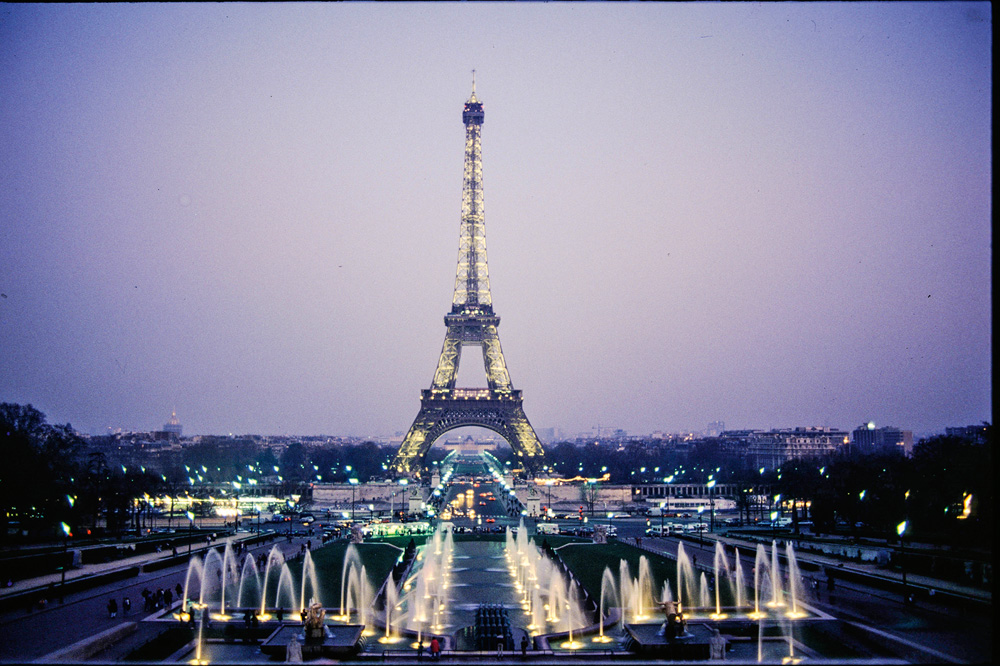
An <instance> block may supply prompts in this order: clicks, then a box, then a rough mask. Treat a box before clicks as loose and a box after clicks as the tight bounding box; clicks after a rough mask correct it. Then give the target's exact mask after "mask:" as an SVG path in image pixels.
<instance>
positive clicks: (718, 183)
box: [0, 2, 992, 436]
mask: <svg viewBox="0 0 1000 666" xmlns="http://www.w3.org/2000/svg"><path fill="white" fill-rule="evenodd" d="M991 26H992V9H991V6H990V5H989V4H988V3H959V2H954V3H953V2H945V3H932V2H931V3H925V2H921V3H870V4H869V3H853V2H851V3H839V2H838V3H830V4H826V3H804V4H797V3H791V4H790V3H763V4H729V3H725V4H714V3H713V4H701V3H692V4H662V3H653V4H650V5H636V4H610V5H609V4H603V3H586V4H574V3H570V4H558V3H540V4H527V5H525V4H490V3H488V4H474V3H469V4H465V3H463V4H437V3H434V4H414V5H384V4H378V5H375V4H364V3H361V4H354V3H348V4H292V5H288V4H282V5H273V4H196V5H177V4H168V5H159V4H137V5H104V4H98V5H92V4H81V5H35V6H32V5H3V6H0V167H2V168H0V401H5V402H20V403H29V402H30V403H32V404H34V405H35V406H36V407H38V408H39V409H41V410H42V411H44V412H45V413H46V414H47V415H48V417H49V421H50V422H58V423H64V422H67V421H68V422H71V423H72V424H73V425H74V426H75V427H77V428H78V429H80V430H82V431H85V432H95V433H97V432H102V431H105V429H106V428H108V427H114V428H118V427H120V428H124V429H126V430H130V429H135V430H148V429H157V428H160V427H161V426H162V424H163V423H164V422H165V421H166V420H167V419H168V417H169V416H170V412H171V410H172V409H174V408H176V410H177V414H178V417H179V418H180V420H181V422H182V423H183V424H184V430H185V433H186V434H222V433H229V432H233V433H259V434H342V435H359V436H375V435H391V434H393V433H395V432H397V431H405V430H406V429H407V428H408V427H409V426H410V423H411V422H412V420H413V418H414V416H416V414H417V410H418V408H419V392H420V390H421V389H424V388H428V387H429V386H430V383H431V379H432V377H433V372H434V368H435V364H436V363H437V358H438V354H439V352H440V349H441V343H442V342H443V340H444V334H445V327H444V323H443V320H442V317H443V315H444V314H445V313H446V312H447V310H448V309H449V307H450V305H451V297H452V290H453V287H454V272H455V265H456V259H457V253H458V228H459V220H460V212H461V177H462V160H463V149H464V129H463V126H462V121H461V111H462V105H463V103H464V102H465V100H466V99H467V98H468V97H469V93H470V89H471V74H470V70H472V69H473V68H475V69H476V72H477V73H476V90H477V95H478V97H479V98H480V100H481V101H483V102H484V104H485V109H486V122H485V125H484V127H483V155H484V182H485V192H486V221H487V240H488V248H489V263H490V279H491V285H492V290H493V302H494V306H495V308H496V311H497V313H498V314H499V315H500V316H501V318H502V324H501V327H500V339H501V342H502V344H503V349H504V354H505V356H506V359H507V365H508V369H509V370H510V374H511V379H512V381H513V383H514V386H515V387H516V388H519V389H522V390H523V392H524V405H525V410H526V412H527V415H528V418H529V419H530V420H531V421H532V423H533V425H535V427H536V428H547V427H558V428H561V429H563V430H564V431H566V432H570V433H573V432H586V431H589V430H590V429H591V428H593V427H594V426H598V425H600V426H605V427H615V428H624V429H626V430H627V431H629V432H630V433H633V434H643V433H649V432H653V431H656V430H664V431H678V430H686V429H693V430H701V429H704V428H705V426H706V424H707V423H709V422H710V421H714V420H723V421H725V423H726V425H727V427H730V428H751V427H764V428H767V427H794V426H807V425H830V426H836V427H841V428H846V429H852V428H854V427H856V426H857V425H859V424H861V423H862V422H865V421H868V420H874V421H875V422H876V424H878V425H896V426H899V427H902V428H907V429H912V430H915V431H917V432H918V433H920V432H928V431H937V430H940V429H943V427H944V426H946V425H966V424H971V423H978V422H980V421H983V420H989V421H992V407H991V361H992V359H991V337H992V323H991V317H992V312H991V305H990V290H991V272H990V271H991V260H992V252H991V249H992V248H991V243H992V235H991V227H990V219H991V187H992V167H991V140H992V136H991V133H992V126H991V103H992V102H991V99H992V82H991V79H992V69H991V65H990V62H991V50H992V28H991ZM463 361H464V364H463V365H462V367H461V372H460V384H464V385H485V373H484V371H483V369H482V355H481V353H480V352H479V351H478V349H475V348H466V349H465V353H464V354H463Z"/></svg>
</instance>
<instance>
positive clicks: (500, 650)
mask: <svg viewBox="0 0 1000 666" xmlns="http://www.w3.org/2000/svg"><path fill="white" fill-rule="evenodd" d="M503 644H504V640H503V633H499V634H497V659H503Z"/></svg>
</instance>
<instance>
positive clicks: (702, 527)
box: [698, 506, 705, 546]
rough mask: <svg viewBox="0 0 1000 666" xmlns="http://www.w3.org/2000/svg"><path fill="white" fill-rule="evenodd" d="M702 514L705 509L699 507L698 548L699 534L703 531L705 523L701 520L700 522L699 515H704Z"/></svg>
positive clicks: (699, 542) (700, 542) (699, 516)
mask: <svg viewBox="0 0 1000 666" xmlns="http://www.w3.org/2000/svg"><path fill="white" fill-rule="evenodd" d="M704 512H705V507H703V506H699V507H698V545H699V546H701V545H702V541H701V533H702V531H704V529H705V523H704V522H702V520H701V514H702V513H704Z"/></svg>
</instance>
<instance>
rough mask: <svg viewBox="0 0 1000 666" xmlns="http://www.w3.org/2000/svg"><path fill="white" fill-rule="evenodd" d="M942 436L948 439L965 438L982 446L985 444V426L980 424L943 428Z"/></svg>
mask: <svg viewBox="0 0 1000 666" xmlns="http://www.w3.org/2000/svg"><path fill="white" fill-rule="evenodd" d="M944 434H946V435H948V436H949V437H965V438H967V439H971V440H972V441H974V442H976V443H977V444H983V443H985V442H986V424H985V423H981V424H979V425H970V426H957V427H954V428H945V429H944Z"/></svg>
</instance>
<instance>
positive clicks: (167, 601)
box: [163, 587, 174, 608]
mask: <svg viewBox="0 0 1000 666" xmlns="http://www.w3.org/2000/svg"><path fill="white" fill-rule="evenodd" d="M163 603H164V605H165V606H166V607H167V608H170V606H171V605H172V604H173V603H174V593H173V592H172V591H171V590H170V588H169V587H168V588H167V589H165V590H164V591H163Z"/></svg>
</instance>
